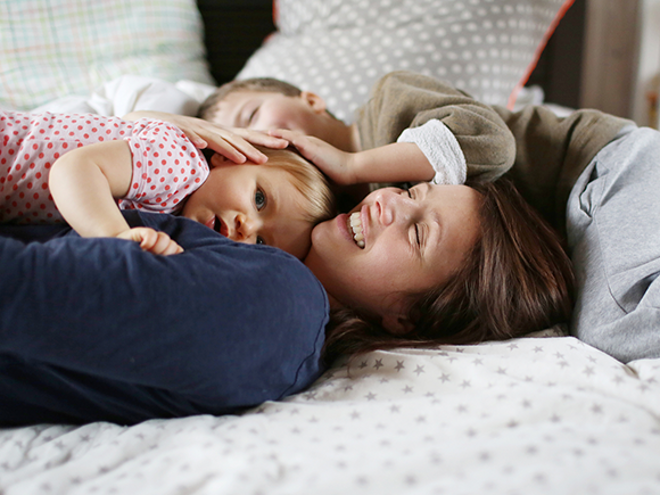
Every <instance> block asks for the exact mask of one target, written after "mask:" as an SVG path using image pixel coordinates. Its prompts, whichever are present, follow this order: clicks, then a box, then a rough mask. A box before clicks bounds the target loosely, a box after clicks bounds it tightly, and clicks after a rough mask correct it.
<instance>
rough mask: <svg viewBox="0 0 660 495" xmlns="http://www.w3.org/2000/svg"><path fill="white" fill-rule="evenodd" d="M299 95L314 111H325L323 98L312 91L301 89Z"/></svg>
mask: <svg viewBox="0 0 660 495" xmlns="http://www.w3.org/2000/svg"><path fill="white" fill-rule="evenodd" d="M300 97H301V98H302V99H303V100H304V101H305V102H306V103H307V104H308V105H309V106H310V107H311V109H312V110H314V112H316V113H322V112H325V109H326V104H325V100H324V99H323V98H321V97H320V96H319V95H317V94H316V93H312V92H311V91H303V92H301V93H300Z"/></svg>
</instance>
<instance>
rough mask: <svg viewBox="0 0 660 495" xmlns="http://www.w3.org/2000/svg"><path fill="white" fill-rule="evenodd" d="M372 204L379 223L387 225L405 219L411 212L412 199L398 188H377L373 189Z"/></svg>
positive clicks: (412, 206)
mask: <svg viewBox="0 0 660 495" xmlns="http://www.w3.org/2000/svg"><path fill="white" fill-rule="evenodd" d="M375 192H376V193H377V194H376V197H375V198H374V199H375V201H374V206H375V208H376V215H378V219H379V221H380V223H381V224H383V225H385V226H387V225H390V224H392V223H394V222H395V221H396V220H405V219H407V218H408V217H410V215H412V213H413V208H414V206H415V204H414V201H412V200H411V199H410V197H408V196H407V195H406V194H405V193H404V194H401V192H400V191H399V190H398V189H379V190H377V191H375Z"/></svg>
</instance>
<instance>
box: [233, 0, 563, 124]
mask: <svg viewBox="0 0 660 495" xmlns="http://www.w3.org/2000/svg"><path fill="white" fill-rule="evenodd" d="M572 3H573V0H426V1H423V2H420V1H413V0H404V1H393V0H276V1H275V13H276V17H275V23H276V26H277V28H278V31H277V32H276V33H274V34H273V35H272V36H270V37H269V38H268V39H267V40H266V42H265V43H264V45H263V46H262V47H261V48H260V49H259V50H258V51H257V52H255V54H254V55H253V56H252V57H251V58H250V59H249V60H248V62H247V63H246V65H245V67H244V68H243V69H242V70H241V72H240V73H239V74H238V76H237V78H238V79H245V78H250V77H259V76H270V77H275V78H278V79H283V80H285V81H287V82H290V83H292V84H294V85H296V86H298V87H300V88H301V89H305V90H309V91H314V92H316V93H318V94H319V95H320V96H322V97H323V98H324V99H325V100H326V102H327V104H328V109H329V110H330V111H331V112H333V113H334V114H335V116H337V117H338V118H340V119H342V120H344V121H347V122H349V121H351V120H352V118H353V113H354V112H355V110H356V109H357V108H358V107H359V106H361V105H362V104H363V103H365V101H366V99H367V98H368V95H369V91H370V89H371V86H372V85H373V84H374V83H375V81H376V80H377V79H379V78H380V77H381V76H383V75H384V74H386V73H388V72H391V71H393V70H397V69H406V70H411V71H415V72H421V73H423V74H426V75H430V76H433V77H436V78H439V79H443V80H445V81H448V82H450V83H451V84H453V85H455V86H457V87H458V88H460V89H463V90H464V91H467V92H468V93H470V94H471V95H472V96H474V97H475V98H477V99H479V100H481V101H484V102H486V103H490V104H498V105H512V104H513V102H514V101H515V96H516V94H517V91H518V90H519V89H520V88H521V87H522V86H523V84H524V83H525V82H526V80H527V78H528V77H529V74H530V73H531V71H532V69H533V67H534V65H535V64H536V62H537V60H538V57H539V55H540V54H541V51H542V50H543V48H544V47H545V43H546V42H547V39H548V38H549V37H550V34H552V31H553V30H554V28H555V26H556V24H557V23H558V22H559V19H561V17H562V15H563V14H564V12H565V11H566V10H567V9H568V7H569V6H570V5H571V4H572Z"/></svg>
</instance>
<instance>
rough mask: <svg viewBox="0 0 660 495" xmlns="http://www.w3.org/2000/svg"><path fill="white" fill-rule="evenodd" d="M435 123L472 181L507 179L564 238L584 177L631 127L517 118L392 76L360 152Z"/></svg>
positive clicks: (363, 119) (374, 101)
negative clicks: (457, 150)
mask: <svg viewBox="0 0 660 495" xmlns="http://www.w3.org/2000/svg"><path fill="white" fill-rule="evenodd" d="M431 119H437V120H440V121H441V122H443V123H444V124H445V125H446V126H447V127H448V128H449V130H450V131H451V132H452V133H453V134H454V136H455V137H456V139H457V140H458V143H459V145H460V146H461V150H462V151H463V154H464V155H465V159H466V162H467V175H468V181H467V182H468V184H469V183H470V182H471V181H483V180H495V179H497V178H498V177H501V176H503V175H506V176H507V177H510V178H511V179H512V180H513V181H514V183H515V184H516V186H517V187H518V189H519V190H520V192H521V193H522V195H523V196H524V197H525V199H526V200H527V201H528V202H530V203H531V204H532V205H533V206H534V207H536V208H537V209H538V210H539V211H540V212H541V214H542V215H543V216H544V217H545V218H546V219H547V220H548V221H549V222H550V223H551V224H552V225H553V226H554V227H555V228H557V229H558V230H559V231H560V232H563V230H564V227H565V225H564V224H565V210H566V201H567V200H568V196H569V194H570V191H571V188H572V186H573V184H574V183H575V181H576V179H577V177H578V176H579V175H580V172H582V170H584V168H585V167H586V166H587V165H588V164H589V162H590V161H591V160H592V158H593V157H594V156H595V155H596V153H598V151H599V150H600V149H601V148H602V147H603V146H605V145H606V144H607V143H609V142H610V141H612V139H613V138H614V137H615V136H616V134H617V133H618V132H619V131H620V130H621V129H622V128H623V127H624V126H626V125H629V124H633V123H632V122H631V121H628V120H625V119H621V118H618V117H614V116H612V115H607V114H604V113H602V112H599V111H596V110H579V111H576V112H574V113H572V114H571V115H570V116H568V117H563V118H562V117H557V116H556V115H555V114H554V113H553V112H552V111H550V110H548V109H546V108H544V107H540V106H530V107H526V108H524V109H523V110H521V111H519V112H515V113H514V112H511V111H509V110H507V109H505V108H503V107H498V106H491V105H486V104H483V103H480V102H478V101H476V100H474V99H473V98H472V97H470V96H469V95H467V94H466V93H464V92H462V91H459V90H457V89H455V88H453V87H452V86H450V85H448V84H446V83H443V82H442V81H439V80H437V79H434V78H431V77H427V76H423V75H420V74H415V73H411V72H405V71H398V72H392V73H390V74H388V75H386V76H385V77H383V78H382V79H381V80H380V81H378V82H377V83H376V85H375V86H374V89H373V91H372V95H371V98H370V100H369V101H368V102H367V103H366V104H365V105H364V106H363V107H362V108H360V109H359V110H358V113H357V121H356V123H357V126H358V132H359V134H360V139H361V145H362V148H363V149H370V148H375V147H379V146H384V145H386V144H390V143H394V142H396V140H397V138H398V137H399V135H400V134H401V133H402V132H403V131H404V130H405V129H406V128H409V127H417V126H420V125H422V124H424V123H425V122H427V121H429V120H431Z"/></svg>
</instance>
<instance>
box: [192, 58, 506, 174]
mask: <svg viewBox="0 0 660 495" xmlns="http://www.w3.org/2000/svg"><path fill="white" fill-rule="evenodd" d="M199 115H200V117H201V118H203V119H205V120H208V121H211V122H214V123H218V124H222V125H224V126H233V127H246V128H249V129H259V130H268V131H272V130H281V129H284V130H289V131H297V132H299V133H302V134H307V135H310V136H314V137H316V138H319V139H321V140H322V141H324V142H326V143H328V144H330V145H331V146H332V147H334V148H335V150H334V152H333V150H330V149H324V150H323V153H319V154H315V155H314V158H313V160H312V161H313V162H314V163H315V164H316V165H318V166H319V167H320V168H321V169H322V170H323V171H324V172H325V173H326V174H328V176H329V177H330V178H331V179H332V180H333V181H334V182H336V183H338V184H342V185H349V184H356V183H373V182H377V183H383V182H385V183H388V182H405V181H412V182H417V181H428V180H433V181H434V182H436V183H438V184H461V183H463V182H465V180H466V177H467V174H468V173H469V174H470V176H471V177H477V176H479V177H480V178H481V179H492V178H495V177H496V176H497V175H500V174H501V173H502V171H504V170H506V169H508V168H509V167H510V166H511V165H512V164H513V160H514V158H515V142H514V140H513V136H512V135H511V132H510V131H509V129H507V127H506V125H505V123H504V121H503V120H502V119H501V118H500V116H499V115H498V114H497V112H496V111H495V110H494V109H493V108H491V107H490V106H488V105H486V104H483V103H480V102H477V101H475V100H473V99H472V98H471V97H470V96H469V95H467V94H465V93H463V92H462V91H459V90H457V89H455V88H453V87H451V86H448V85H446V84H443V83H442V82H441V81H438V80H436V79H433V78H430V77H425V76H422V75H419V74H413V73H410V72H403V71H399V72H393V73H390V74H388V75H387V76H385V77H383V78H382V79H381V80H380V81H379V82H378V83H377V84H376V86H375V87H374V89H373V91H372V96H371V98H370V100H369V101H368V102H367V104H366V105H364V106H363V107H362V108H360V109H359V110H358V112H357V114H356V121H355V123H353V124H346V123H344V122H342V121H340V120H338V119H336V118H335V117H333V116H332V114H330V113H329V112H328V111H327V109H326V106H325V102H324V100H323V99H322V98H321V97H320V96H318V95H316V94H314V93H311V92H309V91H301V90H299V89H298V88H296V87H295V86H291V85H289V84H287V83H283V82H282V81H278V80H276V79H269V78H263V79H248V80H244V81H232V82H230V83H227V84H225V85H223V86H221V87H220V88H218V89H217V90H216V91H215V92H214V93H213V94H212V95H211V96H209V98H207V100H206V101H205V102H204V103H203V104H202V105H201V107H200V110H199ZM272 135H277V136H279V134H272ZM282 137H286V138H291V137H292V135H291V134H288V135H287V136H282ZM301 144H302V143H301ZM301 151H302V150H301ZM402 164H405V166H402ZM468 171H469V172H468Z"/></svg>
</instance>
